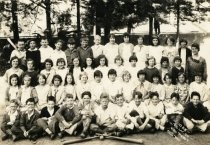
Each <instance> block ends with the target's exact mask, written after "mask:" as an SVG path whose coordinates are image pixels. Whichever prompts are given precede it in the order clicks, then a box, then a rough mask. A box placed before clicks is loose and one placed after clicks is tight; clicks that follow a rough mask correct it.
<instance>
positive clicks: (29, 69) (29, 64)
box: [21, 58, 38, 87]
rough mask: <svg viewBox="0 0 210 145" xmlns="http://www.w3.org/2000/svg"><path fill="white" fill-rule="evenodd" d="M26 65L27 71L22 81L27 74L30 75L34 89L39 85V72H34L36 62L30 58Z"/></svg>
mask: <svg viewBox="0 0 210 145" xmlns="http://www.w3.org/2000/svg"><path fill="white" fill-rule="evenodd" d="M26 64H27V70H26V71H25V72H24V73H23V74H22V76H21V80H22V79H23V77H24V76H25V75H26V74H28V75H29V76H30V77H31V86H33V87H34V86H36V85H37V75H38V72H37V71H35V70H34V60H32V59H30V58H29V59H27V60H26Z"/></svg>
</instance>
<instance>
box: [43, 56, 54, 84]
mask: <svg viewBox="0 0 210 145" xmlns="http://www.w3.org/2000/svg"><path fill="white" fill-rule="evenodd" d="M44 66H45V69H43V70H42V71H41V72H40V73H41V74H43V75H45V77H46V79H47V80H46V84H48V85H51V84H52V78H53V76H54V75H55V69H54V68H52V67H53V62H52V60H51V59H46V60H45V62H44Z"/></svg>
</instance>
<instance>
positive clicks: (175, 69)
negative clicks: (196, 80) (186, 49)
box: [170, 56, 185, 85]
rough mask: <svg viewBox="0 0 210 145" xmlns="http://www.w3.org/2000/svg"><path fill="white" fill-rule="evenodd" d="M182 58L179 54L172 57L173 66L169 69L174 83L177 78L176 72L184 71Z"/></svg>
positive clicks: (174, 83)
mask: <svg viewBox="0 0 210 145" xmlns="http://www.w3.org/2000/svg"><path fill="white" fill-rule="evenodd" d="M181 64H182V59H181V57H179V56H176V57H175V58H174V66H173V67H172V68H171V70H170V74H171V76H172V84H173V85H176V84H177V79H178V74H179V73H184V72H185V70H184V68H183V67H182V65H181Z"/></svg>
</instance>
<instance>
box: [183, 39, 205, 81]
mask: <svg viewBox="0 0 210 145" xmlns="http://www.w3.org/2000/svg"><path fill="white" fill-rule="evenodd" d="M191 50H192V57H189V58H188V59H187V65H186V75H187V78H188V79H189V83H191V82H193V81H194V78H195V74H196V73H201V74H203V75H202V77H203V80H204V81H206V79H207V65H206V60H205V59H204V58H203V57H201V56H200V55H199V51H200V46H199V44H198V43H193V44H192V46H191Z"/></svg>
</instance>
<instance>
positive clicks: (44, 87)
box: [35, 74, 50, 110]
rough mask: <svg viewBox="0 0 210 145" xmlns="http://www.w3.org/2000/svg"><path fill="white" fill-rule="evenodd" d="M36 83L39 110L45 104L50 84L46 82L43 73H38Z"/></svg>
mask: <svg viewBox="0 0 210 145" xmlns="http://www.w3.org/2000/svg"><path fill="white" fill-rule="evenodd" d="M37 78H38V85H37V86H36V87H35V89H36V92H37V95H38V99H39V102H38V104H37V106H38V109H39V110H41V109H42V108H43V107H45V106H46V104H47V97H48V95H49V91H50V86H49V85H48V84H46V80H47V78H46V77H45V75H44V74H39V75H38V77H37Z"/></svg>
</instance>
